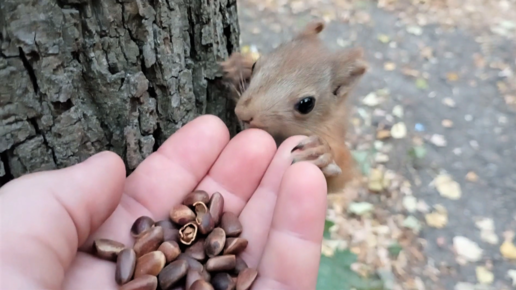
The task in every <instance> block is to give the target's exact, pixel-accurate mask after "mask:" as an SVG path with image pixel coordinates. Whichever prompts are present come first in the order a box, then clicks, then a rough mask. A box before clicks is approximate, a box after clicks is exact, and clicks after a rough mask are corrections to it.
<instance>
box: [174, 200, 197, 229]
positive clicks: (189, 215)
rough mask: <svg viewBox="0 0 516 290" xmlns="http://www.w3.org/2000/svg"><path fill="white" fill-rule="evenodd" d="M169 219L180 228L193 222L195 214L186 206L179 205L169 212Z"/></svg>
mask: <svg viewBox="0 0 516 290" xmlns="http://www.w3.org/2000/svg"><path fill="white" fill-rule="evenodd" d="M170 219H171V220H172V221H173V222H175V223H176V224H178V225H180V226H184V225H186V224H187V223H189V222H193V221H194V220H195V213H194V212H193V211H192V210H191V209H190V208H189V207H188V206H186V205H184V204H179V205H176V206H174V207H173V208H172V209H171V210H170Z"/></svg>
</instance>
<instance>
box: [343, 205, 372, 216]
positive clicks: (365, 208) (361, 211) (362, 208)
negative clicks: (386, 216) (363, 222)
mask: <svg viewBox="0 0 516 290" xmlns="http://www.w3.org/2000/svg"><path fill="white" fill-rule="evenodd" d="M373 209H374V206H373V205H372V204H371V203H368V202H352V203H350V204H349V206H348V212H349V213H352V214H356V215H359V216H362V215H365V214H366V213H369V212H371V211H372V210H373Z"/></svg>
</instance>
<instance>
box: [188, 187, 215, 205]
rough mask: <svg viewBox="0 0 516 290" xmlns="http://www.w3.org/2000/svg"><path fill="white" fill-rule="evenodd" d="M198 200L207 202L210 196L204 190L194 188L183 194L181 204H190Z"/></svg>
mask: <svg viewBox="0 0 516 290" xmlns="http://www.w3.org/2000/svg"><path fill="white" fill-rule="evenodd" d="M198 201H200V202H202V203H204V204H208V202H210V196H209V195H208V193H207V192H206V191H204V190H196V191H194V192H191V193H189V194H187V195H186V196H185V198H184V199H183V204H184V205H186V206H192V205H193V204H194V203H196V202H198Z"/></svg>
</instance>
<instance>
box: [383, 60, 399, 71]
mask: <svg viewBox="0 0 516 290" xmlns="http://www.w3.org/2000/svg"><path fill="white" fill-rule="evenodd" d="M383 69H384V70H386V71H393V70H395V69H396V64H395V63H393V62H386V63H384V64H383Z"/></svg>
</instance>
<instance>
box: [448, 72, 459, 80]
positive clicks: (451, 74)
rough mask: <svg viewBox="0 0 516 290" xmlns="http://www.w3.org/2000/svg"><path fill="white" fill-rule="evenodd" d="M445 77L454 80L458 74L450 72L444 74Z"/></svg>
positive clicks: (457, 78)
mask: <svg viewBox="0 0 516 290" xmlns="http://www.w3.org/2000/svg"><path fill="white" fill-rule="evenodd" d="M446 78H447V79H448V81H450V82H456V81H458V80H459V75H458V74H457V73H454V72H451V73H447V74H446Z"/></svg>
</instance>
